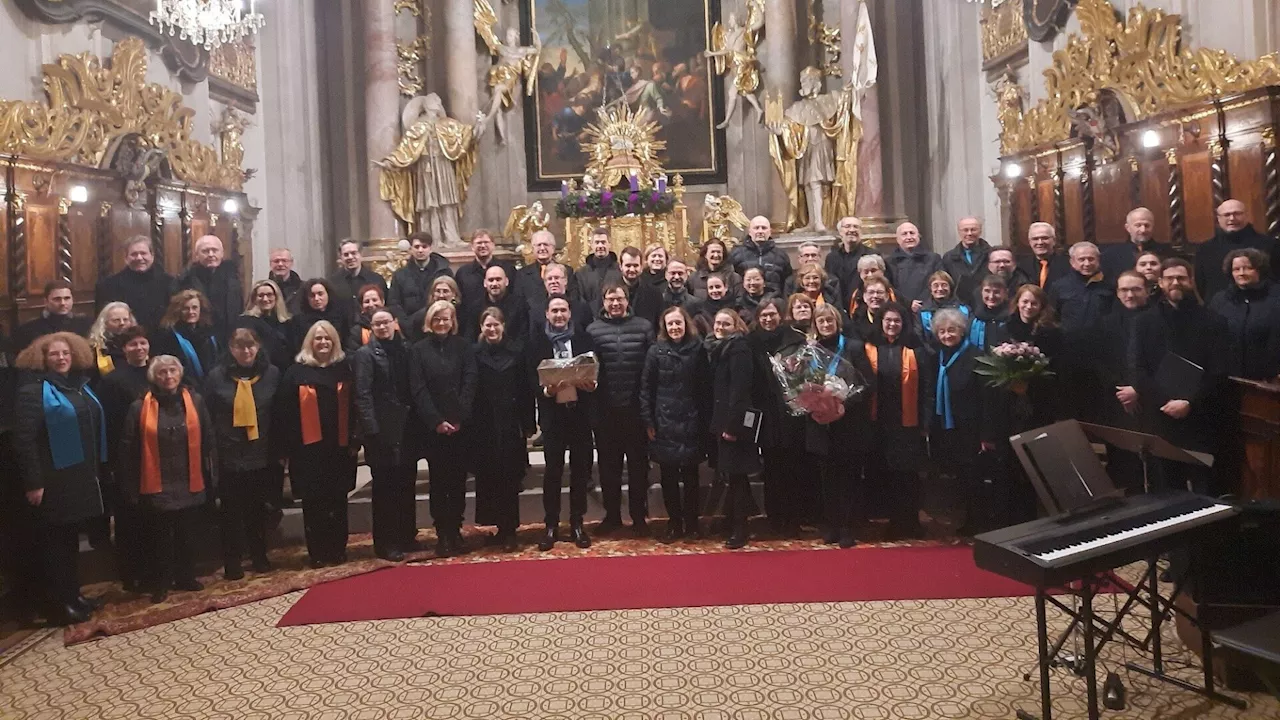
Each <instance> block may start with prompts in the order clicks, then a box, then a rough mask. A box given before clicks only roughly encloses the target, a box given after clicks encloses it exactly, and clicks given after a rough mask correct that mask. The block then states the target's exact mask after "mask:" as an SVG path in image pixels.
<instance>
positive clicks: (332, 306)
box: [289, 298, 355, 357]
mask: <svg viewBox="0 0 1280 720" xmlns="http://www.w3.org/2000/svg"><path fill="white" fill-rule="evenodd" d="M342 308H343V304H342V298H337V299H334V298H330V299H329V306H328V307H326V308H325V309H324V312H320V311H317V310H312V309H311V308H310V307H307V308H306V309H305V310H303V311H302V312H300V313H298V314H297V315H294V316H293V317H292V318H291V319H290V320H289V355H290V356H291V357H292V356H295V355H297V354H298V351H299V350H301V349H302V341H304V340H306V339H307V333H308V332H310V331H311V326H312V325H315V324H316V323H318V322H320V321H321V320H328V321H329V322H330V323H331V324H332V325H333V329H334V330H337V331H338V337H336V338H334V341H335V342H336V343H337V344H338V345H339V346H343V345H345V344H346V342H347V340H348V338H350V337H351V325H352V323H354V322H355V316H353V315H350V314H348V313H347V312H346V311H345V310H343V309H342Z"/></svg>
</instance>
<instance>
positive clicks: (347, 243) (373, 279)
mask: <svg viewBox="0 0 1280 720" xmlns="http://www.w3.org/2000/svg"><path fill="white" fill-rule="evenodd" d="M338 265H339V267H338V271H337V272H335V273H333V274H332V275H330V276H329V283H330V284H331V285H333V288H334V290H335V291H336V292H337V294H338V297H333V298H329V302H332V303H338V304H339V305H341V306H342V309H343V310H344V311H346V312H347V314H348V315H350V319H351V322H355V321H356V319H357V318H358V317H359V315H360V288H362V287H364V286H365V285H377V286H378V287H379V288H381V289H382V297H384V298H385V297H386V296H387V281H386V280H383V279H382V276H381V275H379V274H378V273H376V272H374V271H373V270H370V269H369V268H367V267H365V266H364V256H363V255H361V253H360V243H358V242H356V241H355V240H343V241H342V243H341V244H339V245H338ZM308 289H310V288H308ZM303 300H306V298H303ZM302 305H305V303H302ZM301 309H303V310H305V307H302V308H301Z"/></svg>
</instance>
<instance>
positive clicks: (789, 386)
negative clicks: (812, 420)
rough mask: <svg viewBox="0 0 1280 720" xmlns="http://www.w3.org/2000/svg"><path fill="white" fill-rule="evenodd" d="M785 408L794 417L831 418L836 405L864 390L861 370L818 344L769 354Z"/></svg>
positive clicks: (835, 410) (807, 344)
mask: <svg viewBox="0 0 1280 720" xmlns="http://www.w3.org/2000/svg"><path fill="white" fill-rule="evenodd" d="M769 363H770V364H771V365H772V366H773V375H774V377H775V378H777V380H778V384H779V385H780V386H781V387H782V396H783V399H785V400H786V403H787V411H788V412H789V413H790V414H791V415H794V416H796V417H800V416H804V415H817V416H819V417H834V416H835V414H836V412H837V406H839V405H843V404H844V402H845V401H846V400H848V399H849V398H850V397H854V396H857V395H861V394H862V393H865V392H866V390H867V384H866V381H865V380H864V379H863V377H862V373H860V372H858V369H857V368H855V367H854V366H853V365H852V364H851V363H850V362H849V361H848V360H846V359H845V358H843V357H840V356H839V355H837V354H835V353H833V352H831V351H830V350H828V349H827V348H825V347H822V346H821V345H816V344H814V343H805V344H803V345H799V346H797V347H794V348H791V349H789V350H784V351H783V352H780V353H778V354H776V355H771V356H770V357H769Z"/></svg>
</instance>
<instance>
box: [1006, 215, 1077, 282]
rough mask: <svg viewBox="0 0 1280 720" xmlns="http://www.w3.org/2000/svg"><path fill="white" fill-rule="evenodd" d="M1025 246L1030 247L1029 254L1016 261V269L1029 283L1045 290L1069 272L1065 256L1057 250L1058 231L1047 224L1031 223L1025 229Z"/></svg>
mask: <svg viewBox="0 0 1280 720" xmlns="http://www.w3.org/2000/svg"><path fill="white" fill-rule="evenodd" d="M1027 244H1028V245H1030V246H1031V254H1030V255H1024V256H1023V257H1022V258H1021V259H1019V260H1018V269H1020V270H1022V273H1023V274H1024V275H1026V276H1027V277H1028V278H1030V279H1031V282H1033V283H1035V284H1036V285H1039V286H1040V287H1041V288H1044V289H1046V290H1047V289H1048V288H1049V286H1050V285H1052V284H1053V283H1054V281H1056V280H1057V279H1058V278H1060V277H1062V276H1063V275H1067V274H1068V273H1070V272H1071V262H1070V261H1069V260H1068V259H1067V254H1066V253H1064V252H1061V251H1059V249H1058V231H1057V230H1054V229H1053V226H1052V225H1050V224H1049V223H1047V222H1036V223H1031V227H1029V228H1027Z"/></svg>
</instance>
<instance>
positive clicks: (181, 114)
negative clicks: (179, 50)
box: [0, 37, 245, 190]
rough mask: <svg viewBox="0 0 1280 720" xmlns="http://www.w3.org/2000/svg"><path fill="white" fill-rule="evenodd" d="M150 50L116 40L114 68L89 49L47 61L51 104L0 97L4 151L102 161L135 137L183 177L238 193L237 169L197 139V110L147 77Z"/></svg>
mask: <svg viewBox="0 0 1280 720" xmlns="http://www.w3.org/2000/svg"><path fill="white" fill-rule="evenodd" d="M146 74H147V50H146V46H145V45H144V44H143V42H142V40H140V39H138V38H136V37H131V38H127V39H125V40H123V41H121V42H119V43H117V44H116V46H115V49H114V51H113V52H112V55H111V66H110V67H109V68H107V67H103V66H102V62H101V60H100V59H99V58H98V57H96V56H94V55H91V54H89V53H81V54H79V55H69V54H68V55H63V56H61V57H60V58H58V62H57V63H56V64H49V65H45V66H44V90H45V94H46V96H47V103H41V102H39V101H35V102H26V101H21V100H7V101H0V152H3V153H12V154H16V155H26V156H28V157H32V158H35V159H39V160H53V161H58V162H69V163H78V164H82V165H92V166H99V165H101V164H102V162H103V160H104V158H105V156H106V154H107V150H108V149H109V148H110V147H111V146H112V144H113V143H114V142H115V141H116V140H118V139H119V138H122V137H125V136H127V135H137V136H138V137H139V138H140V139H141V142H142V143H143V144H144V145H146V146H147V147H151V148H155V149H157V150H162V151H164V152H165V153H166V154H167V156H168V160H169V164H170V166H171V167H172V169H173V174H174V176H175V177H177V178H178V179H180V180H184V181H186V182H189V183H193V184H197V185H207V186H212V187H219V188H225V189H229V190H240V189H241V188H243V187H244V181H245V174H244V172H243V171H242V170H241V169H240V166H239V165H238V164H235V163H231V162H226V161H224V159H222V158H220V157H219V155H218V151H217V150H215V149H214V148H211V147H209V146H207V145H203V144H201V143H199V142H197V141H196V140H194V139H192V137H191V135H192V121H193V119H194V117H195V112H194V111H193V110H191V109H190V108H187V107H184V106H183V104H182V96H181V95H180V94H178V93H176V92H174V91H173V90H170V89H169V88H167V87H164V86H163V85H158V84H154V83H148V82H146Z"/></svg>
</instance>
